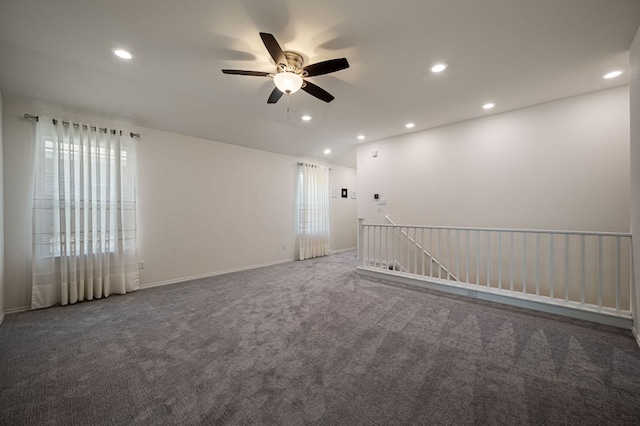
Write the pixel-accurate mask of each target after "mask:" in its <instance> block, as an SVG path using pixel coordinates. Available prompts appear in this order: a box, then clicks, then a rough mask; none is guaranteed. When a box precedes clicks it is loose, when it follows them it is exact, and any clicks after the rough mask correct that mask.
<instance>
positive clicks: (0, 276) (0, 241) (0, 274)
mask: <svg viewBox="0 0 640 426" xmlns="http://www.w3.org/2000/svg"><path fill="white" fill-rule="evenodd" d="M2 121H3V120H2V92H0V323H2V320H3V318H4V313H5V305H4V287H5V285H4V167H3V161H2V156H3V151H4V148H3V146H4V144H3V139H2Z"/></svg>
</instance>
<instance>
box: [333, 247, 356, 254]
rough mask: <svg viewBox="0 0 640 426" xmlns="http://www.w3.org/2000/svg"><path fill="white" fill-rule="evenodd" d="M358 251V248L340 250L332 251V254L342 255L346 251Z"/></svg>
mask: <svg viewBox="0 0 640 426" xmlns="http://www.w3.org/2000/svg"><path fill="white" fill-rule="evenodd" d="M356 249H357V247H349V248H345V249H340V250H331V254H336V253H342V252H344V251H351V250H356Z"/></svg>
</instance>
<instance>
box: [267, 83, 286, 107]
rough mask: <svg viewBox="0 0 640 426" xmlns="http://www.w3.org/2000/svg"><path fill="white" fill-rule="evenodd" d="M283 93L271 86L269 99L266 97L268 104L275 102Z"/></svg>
mask: <svg viewBox="0 0 640 426" xmlns="http://www.w3.org/2000/svg"><path fill="white" fill-rule="evenodd" d="M282 95H284V93H282V92H281V91H280V89H278V88H277V87H274V88H273V92H271V94H270V95H269V99H267V103H268V104H275V103H276V102H278V101H279V100H280V98H281V97H282Z"/></svg>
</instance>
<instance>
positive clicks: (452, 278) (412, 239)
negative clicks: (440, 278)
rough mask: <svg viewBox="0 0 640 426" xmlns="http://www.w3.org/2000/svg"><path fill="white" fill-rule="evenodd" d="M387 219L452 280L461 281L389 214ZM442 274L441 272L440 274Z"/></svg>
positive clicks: (386, 216)
mask: <svg viewBox="0 0 640 426" xmlns="http://www.w3.org/2000/svg"><path fill="white" fill-rule="evenodd" d="M384 217H385V219H387V220H388V221H389V223H390V224H392V225H393V226H395V227H396V229H397V230H398V231H400V233H401V234H402V235H404V236H405V237H407V238H408V240H409V241H411V243H413V244H414V245H415V247H416V248H417V249H418V250H420V251H421V252H422V254H423V255H425V256H427V257H428V258H429V261H430V262H433V263H435V264H436V266H437V267H438V268H440V269H442V272H444V273H445V276H447V277H450V279H451V280H453V281H459V280H458V277H456V276H455V274H452V273H451V271H449V269H448V268H447V267H446V266H444V265H443V264H442V263H440V261H439V260H438V259H436V258H435V257H433V255H432V254H431V253H429V251H428V250H427V249H425V248H424V247H422V246H421V245H420V244H419V243H418V242H417V241H416V240H415V239H414V238H413V237H411V236H410V235H409V234H408V233H407V232H406V231H404V230H403V229H402V227H401V226H398V224H397V223H395V222H394V221H393V220H392V219H391V218H390V217H389V215H384ZM400 268H402V265H400ZM402 270H405V269H404V268H402ZM440 275H441V274H440Z"/></svg>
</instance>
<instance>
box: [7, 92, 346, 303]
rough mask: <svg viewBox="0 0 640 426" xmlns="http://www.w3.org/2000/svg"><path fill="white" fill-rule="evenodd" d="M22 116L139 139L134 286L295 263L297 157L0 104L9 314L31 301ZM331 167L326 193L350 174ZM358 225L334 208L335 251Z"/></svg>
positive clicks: (27, 126)
mask: <svg viewBox="0 0 640 426" xmlns="http://www.w3.org/2000/svg"><path fill="white" fill-rule="evenodd" d="M25 112H28V113H30V114H44V115H50V116H52V117H56V118H58V119H63V120H76V121H77V120H81V121H84V122H89V123H92V124H98V125H102V126H113V127H116V128H121V129H124V130H133V131H135V132H140V133H141V138H140V141H139V143H138V144H137V158H138V174H137V185H138V231H139V234H138V252H139V258H140V259H141V260H143V261H144V264H145V269H144V270H142V271H140V272H141V281H140V282H141V285H143V286H145V285H150V284H156V283H164V282H171V281H179V280H183V279H185V278H188V277H197V276H202V275H208V274H212V273H217V272H222V271H229V270H234V269H241V268H246V267H250V266H256V265H262V264H269V263H277V262H282V261H287V260H291V259H293V258H294V253H293V248H294V228H295V220H294V218H295V208H294V201H295V200H294V193H295V177H296V175H297V174H296V169H297V162H298V159H297V158H294V157H288V156H284V155H279V154H272V153H268V152H264V151H258V150H253V149H248V148H244V147H238V146H234V145H228V144H223V143H219V142H213V141H209V140H204V139H199V138H193V137H189V136H184V135H178V134H172V133H167V132H163V131H158V130H154V129H147V128H127V127H125V125H122V124H118V123H110V122H105V121H104V120H100V119H97V118H93V117H78V116H76V115H70V114H67V113H63V112H60V111H51V110H45V109H42V108H38V107H36V106H34V105H14V104H8V103H5V108H4V123H5V174H6V177H7V179H6V180H5V183H6V204H5V206H7V208H6V215H5V226H6V229H7V233H6V236H5V238H6V243H7V247H11V250H10V252H7V253H6V256H5V258H6V265H7V268H6V273H7V275H6V276H7V280H6V286H7V299H6V305H7V308H8V309H15V308H20V307H25V306H28V305H29V304H30V294H31V284H30V274H29V265H28V263H27V261H26V259H27V256H28V250H29V244H30V241H31V237H30V235H29V234H30V230H29V222H30V219H29V218H30V210H29V203H30V187H31V181H30V179H29V178H28V176H29V174H30V171H29V168H28V164H29V160H30V156H31V152H30V150H29V145H30V142H29V141H30V138H32V128H33V124H32V123H29V122H26V121H25V120H23V119H20V117H22V115H23V114H24V113H25ZM331 167H332V169H333V172H332V175H331V176H332V182H331V185H332V186H349V187H351V186H353V185H354V184H355V171H354V170H351V169H345V168H343V167H339V166H335V165H332V166H331ZM332 207H333V205H332ZM338 207H345V206H338ZM349 215H351V216H352V217H348V216H349ZM355 222H356V214H355V208H354V209H352V210H349V209H348V208H335V209H334V211H333V214H332V228H334V229H335V230H336V233H337V235H342V234H352V235H351V237H350V238H336V240H334V241H333V242H332V247H331V248H332V250H340V249H344V248H350V247H355V245H356V244H355V241H356V230H355V226H352V227H351V228H348V229H345V230H344V231H343V230H341V228H342V227H343V226H347V225H348V224H349V223H355ZM283 245H286V250H284V249H283Z"/></svg>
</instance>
